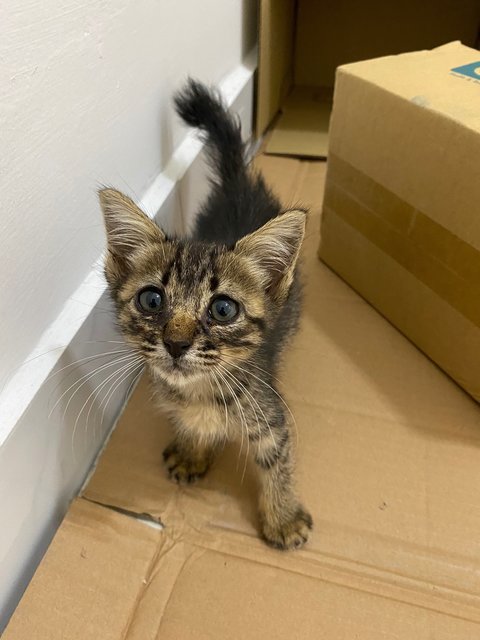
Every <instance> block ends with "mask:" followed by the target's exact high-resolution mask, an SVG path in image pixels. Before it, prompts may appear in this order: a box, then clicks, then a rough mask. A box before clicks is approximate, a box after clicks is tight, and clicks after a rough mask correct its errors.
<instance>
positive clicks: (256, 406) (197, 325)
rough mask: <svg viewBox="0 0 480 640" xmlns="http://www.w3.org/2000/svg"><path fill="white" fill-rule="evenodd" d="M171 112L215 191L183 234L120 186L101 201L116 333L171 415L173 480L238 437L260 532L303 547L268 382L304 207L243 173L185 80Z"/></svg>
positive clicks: (204, 93)
mask: <svg viewBox="0 0 480 640" xmlns="http://www.w3.org/2000/svg"><path fill="white" fill-rule="evenodd" d="M175 104H176V109H177V112H178V113H179V115H180V116H181V117H182V118H183V120H184V121H185V122H186V123H187V124H189V125H190V126H192V127H197V128H199V129H200V130H201V131H202V132H203V135H204V138H205V142H206V148H207V151H208V153H209V158H210V163H211V166H212V168H213V170H214V176H213V177H212V178H211V186H212V189H211V193H210V195H209V197H208V199H207V201H206V203H205V204H204V205H203V207H202V208H201V210H200V212H199V215H198V217H197V219H196V225H195V229H194V231H193V234H192V237H191V238H190V239H181V238H174V237H168V236H167V235H166V234H165V233H163V232H162V231H161V230H160V229H159V227H158V226H157V225H156V224H155V223H154V222H152V221H151V220H150V219H149V218H148V217H147V216H146V215H145V214H144V213H143V212H142V211H141V210H140V209H139V208H138V207H137V206H136V205H135V203H134V202H133V201H132V200H130V198H128V197H126V196H124V195H122V194H121V193H119V192H118V191H115V190H113V189H104V190H102V191H101V192H100V202H101V206H102V209H103V213H104V218H105V226H106V231H107V238H108V252H107V258H106V265H105V273H106V277H107V281H108V284H109V287H110V291H111V294H112V297H113V300H114V302H115V305H116V310H117V314H118V321H119V325H120V327H121V329H122V331H123V333H124V335H125V338H126V340H127V341H128V343H129V344H130V345H132V346H133V347H134V348H136V349H137V350H138V351H139V352H140V353H141V354H142V355H143V357H144V358H145V363H146V365H147V367H148V369H149V371H150V374H151V377H152V379H153V382H154V389H155V394H156V396H157V398H158V403H159V405H160V406H161V407H162V410H163V411H166V412H167V413H168V415H169V416H170V418H171V421H172V424H173V427H174V430H175V439H174V440H173V442H172V443H171V444H170V445H169V446H168V447H167V448H166V450H165V451H164V453H163V457H164V460H165V464H166V467H167V470H168V474H169V476H170V478H171V479H172V480H173V481H175V482H178V483H190V482H193V481H195V480H197V479H198V478H201V477H202V476H203V475H204V474H205V473H206V472H207V470H208V468H209V466H210V464H211V462H212V460H213V457H214V455H215V452H216V450H217V449H218V447H219V445H221V444H223V443H224V442H225V440H227V439H232V438H239V439H240V438H245V437H247V438H248V441H249V444H250V445H251V446H250V451H252V452H253V454H254V459H255V462H256V465H257V467H258V471H259V474H260V480H261V490H260V501H259V502H260V519H261V530H262V534H263V537H264V539H265V540H266V542H267V543H268V544H270V545H272V546H274V547H277V548H279V549H290V548H296V547H300V546H302V545H303V544H304V543H305V542H306V540H307V537H308V532H309V529H311V527H312V518H311V516H310V514H309V513H308V512H307V511H306V510H305V509H304V507H303V506H302V505H301V503H300V502H299V501H298V499H297V497H296V496H295V493H294V487H293V477H292V474H293V462H292V451H291V449H292V447H291V434H290V429H289V425H288V419H289V414H288V412H286V405H285V403H284V401H283V399H282V398H281V396H280V394H279V392H278V391H277V390H276V388H275V378H274V374H275V371H276V368H277V363H278V359H279V356H280V353H281V351H282V349H283V348H284V346H285V344H286V342H287V339H288V338H289V337H290V336H291V335H292V333H293V332H294V331H295V329H296V327H297V321H298V317H299V310H300V288H299V283H298V275H297V258H298V254H299V250H300V245H301V243H302V240H303V236H304V230H305V212H304V211H301V210H292V211H284V210H282V207H281V205H280V203H279V202H278V200H277V199H276V198H275V197H274V196H273V195H272V193H271V192H270V190H269V189H268V188H267V187H266V185H265V183H264V181H263V178H262V177H261V176H260V175H258V174H255V173H253V172H252V171H251V170H249V169H248V168H247V167H246V164H245V157H244V156H245V149H244V145H243V143H242V140H241V135H240V127H239V124H238V123H237V120H236V119H235V118H234V117H233V116H232V115H231V114H230V113H229V112H228V111H227V110H226V109H225V107H224V106H223V104H222V102H221V101H220V99H219V98H218V96H217V95H216V94H215V93H213V92H211V91H210V90H208V89H207V88H206V87H205V86H203V85H202V84H199V83H197V82H195V81H192V80H190V81H189V82H188V83H187V85H186V87H185V88H184V90H183V91H182V92H181V93H179V94H178V95H177V96H176V99H175Z"/></svg>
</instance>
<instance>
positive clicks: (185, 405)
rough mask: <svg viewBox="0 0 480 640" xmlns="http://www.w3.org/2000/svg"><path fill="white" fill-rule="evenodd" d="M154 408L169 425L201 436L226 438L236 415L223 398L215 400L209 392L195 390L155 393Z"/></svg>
mask: <svg viewBox="0 0 480 640" xmlns="http://www.w3.org/2000/svg"><path fill="white" fill-rule="evenodd" d="M157 392H158V393H157V401H158V402H157V404H158V406H159V408H160V409H161V410H162V411H163V412H165V413H167V415H169V417H170V418H171V420H172V421H173V422H177V423H178V422H180V423H181V426H182V427H183V428H187V429H191V430H194V431H195V432H197V433H199V434H203V435H205V436H207V437H208V436H222V435H224V436H227V435H228V434H229V432H230V431H231V430H232V429H235V428H236V422H237V420H236V415H235V412H233V411H232V409H231V407H228V406H226V405H227V402H226V401H224V399H223V398H221V397H218V396H215V395H214V394H213V393H212V389H211V388H202V387H200V386H198V385H197V386H196V387H195V388H192V389H182V391H181V393H173V394H171V393H168V392H166V391H165V390H162V389H157Z"/></svg>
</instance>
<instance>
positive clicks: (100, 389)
mask: <svg viewBox="0 0 480 640" xmlns="http://www.w3.org/2000/svg"><path fill="white" fill-rule="evenodd" d="M131 364H135V362H132V363H131ZM128 366H130V363H127V364H126V365H124V366H123V367H120V369H119V370H125V367H128ZM119 370H117V371H115V372H114V373H117V372H118V371H119ZM110 379H111V376H107V378H106V380H104V381H103V382H102V383H101V384H100V385H98V386H97V388H96V389H97V393H96V395H95V397H94V398H93V400H92V402H91V404H90V408H89V409H88V413H87V419H86V423H85V430H86V431H88V424H89V421H90V413H91V412H92V409H93V407H94V406H95V401H96V400H97V398H98V396H99V395H100V393H101V391H102V389H103V388H104V387H106V385H107V384H108V382H109V381H110ZM100 407H101V403H100V406H99V407H97V411H99V410H100ZM93 438H94V439H95V438H96V423H95V422H94V423H93Z"/></svg>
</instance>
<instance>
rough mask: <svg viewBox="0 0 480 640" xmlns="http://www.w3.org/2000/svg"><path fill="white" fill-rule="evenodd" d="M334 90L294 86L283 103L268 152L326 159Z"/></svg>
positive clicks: (268, 144) (267, 145)
mask: <svg viewBox="0 0 480 640" xmlns="http://www.w3.org/2000/svg"><path fill="white" fill-rule="evenodd" d="M331 109H332V92H331V91H330V90H328V89H315V88H309V87H295V88H294V89H293V91H292V92H291V93H290V95H289V96H288V98H287V99H286V100H285V102H284V104H283V105H282V110H281V114H280V116H279V118H278V120H277V121H276V122H275V123H274V125H273V128H272V133H271V135H270V136H269V138H268V140H267V143H266V147H265V151H266V152H267V153H272V154H277V155H285V156H299V157H304V158H309V157H311V158H326V156H327V150H328V124H329V120H330V112H331Z"/></svg>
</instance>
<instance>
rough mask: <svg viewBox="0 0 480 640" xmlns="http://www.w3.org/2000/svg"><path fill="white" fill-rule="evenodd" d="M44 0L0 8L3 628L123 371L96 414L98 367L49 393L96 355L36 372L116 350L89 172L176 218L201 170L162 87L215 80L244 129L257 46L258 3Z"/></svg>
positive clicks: (73, 486)
mask: <svg viewBox="0 0 480 640" xmlns="http://www.w3.org/2000/svg"><path fill="white" fill-rule="evenodd" d="M20 5H23V7H22V8H20ZM57 5H60V3H56V4H54V3H53V2H52V0H49V1H48V2H47V1H46V2H44V3H40V2H37V1H33V0H32V1H31V2H30V3H28V4H27V3H17V2H14V0H4V2H3V3H2V4H1V5H0V74H1V76H0V149H1V153H0V198H1V200H0V201H1V203H2V208H1V210H0V230H1V233H0V255H1V258H0V265H1V269H2V271H1V272H0V275H1V276H2V280H1V281H2V295H1V297H0V300H1V302H0V305H1V307H0V353H2V359H1V364H0V367H1V369H0V505H1V508H2V527H0V633H1V629H2V627H3V625H4V624H5V623H6V621H7V620H8V617H9V615H10V613H11V612H12V610H13V607H14V606H15V603H16V602H17V601H18V598H19V596H20V595H21V593H22V591H23V589H24V588H25V586H26V584H27V581H28V579H29V578H30V576H31V575H32V572H33V570H34V568H35V566H36V563H37V562H38V561H39V559H40V558H41V556H42V554H43V552H44V550H45V548H46V546H47V545H48V543H49V540H50V539H51V536H52V535H53V533H54V531H55V528H56V526H58V523H59V522H60V521H61V518H62V516H63V514H64V512H65V509H66V508H67V506H68V502H69V500H70V499H71V497H72V495H73V494H74V493H75V491H76V490H78V487H79V485H80V484H81V482H82V480H83V478H84V477H85V474H86V473H87V471H88V467H89V465H90V464H91V461H92V459H93V458H94V456H95V455H96V453H97V451H98V449H99V447H100V446H101V444H102V442H103V441H104V439H105V435H106V434H107V433H108V432H109V430H110V428H111V426H112V424H113V422H114V420H115V418H116V416H117V415H118V410H119V408H120V406H121V404H122V401H123V399H124V394H125V391H126V390H127V388H128V386H129V382H130V380H131V379H132V378H128V379H126V380H125V381H124V383H123V384H120V386H119V387H118V389H117V391H116V393H115V394H114V396H113V397H112V399H111V400H110V401H109V404H108V411H107V412H106V414H105V421H104V423H103V424H102V422H101V421H100V416H101V412H102V411H101V410H102V404H101V402H102V397H103V398H105V395H104V393H103V392H102V394H100V396H96V395H92V394H94V392H95V389H96V388H97V387H96V385H97V384H98V382H100V381H101V380H102V378H104V376H103V374H102V375H101V376H100V377H99V379H98V378H92V379H90V378H87V379H86V383H85V385H84V386H83V387H81V388H80V389H79V392H77V394H76V396H75V397H74V399H73V402H71V404H70V405H69V407H68V408H67V403H68V399H69V398H70V396H71V393H67V394H66V395H65V396H64V397H63V399H62V394H63V393H64V391H65V390H67V389H68V386H69V385H70V384H71V383H72V382H73V381H74V380H75V379H79V377H80V376H81V375H87V374H88V373H89V372H91V371H92V368H93V367H94V366H95V365H96V364H98V363H99V362H101V363H102V362H105V360H100V361H97V360H92V361H90V360H88V361H85V360H84V361H83V362H82V364H81V366H80V368H79V369H76V368H75V372H74V373H72V375H71V376H67V375H66V373H68V372H70V371H73V369H66V370H63V371H62V372H61V373H60V375H58V376H57V377H54V378H52V379H50V380H49V381H48V380H47V381H46V382H45V379H46V376H47V375H48V374H49V373H50V371H51V370H52V368H54V367H56V369H57V371H60V369H61V368H62V367H66V366H67V365H70V363H72V362H74V361H76V360H77V359H78V358H86V357H88V356H90V355H91V354H94V353H98V352H102V351H108V350H114V349H116V348H117V346H116V343H103V342H101V343H98V344H97V343H96V342H94V341H96V340H117V339H118V337H119V336H118V335H117V334H116V333H115V329H114V327H113V325H112V315H111V314H110V313H106V312H105V308H107V305H108V299H107V298H106V297H105V296H102V291H103V286H104V285H103V281H102V279H101V278H99V277H98V275H97V272H96V269H97V267H95V266H94V267H93V268H92V265H93V263H94V262H95V261H96V260H97V259H98V257H99V256H100V254H101V251H102V249H103V243H104V236H103V228H102V224H101V219H100V212H99V209H98V205H97V201H96V195H95V191H96V188H97V186H98V183H102V182H103V183H107V184H112V185H114V186H118V187H119V188H123V189H124V190H125V191H127V192H128V193H130V194H131V195H133V196H137V198H138V200H141V201H142V203H143V204H144V206H145V208H146V209H147V210H149V212H150V213H152V214H153V213H158V215H159V217H160V218H161V219H165V217H168V216H169V215H171V213H172V212H177V213H178V212H180V213H181V214H182V218H183V221H184V222H185V221H187V222H188V220H189V219H191V214H192V210H193V208H194V206H195V202H194V201H195V200H196V199H197V198H198V197H199V196H201V194H203V193H204V192H205V169H204V166H203V163H202V160H201V157H200V156H199V155H198V152H199V148H200V145H199V144H198V143H196V142H195V141H193V140H192V138H191V137H190V136H189V137H186V131H185V130H184V129H183V128H182V126H181V125H180V123H179V122H178V121H176V119H175V117H174V114H173V111H172V107H171V103H170V98H171V94H172V91H173V90H174V89H175V88H177V87H178V86H179V84H181V81H182V79H183V78H185V77H186V75H187V74H190V75H193V76H196V77H199V78H200V79H203V80H205V81H209V82H214V83H217V82H218V81H219V80H220V79H222V81H221V83H220V85H221V88H222V92H223V94H224V96H225V98H226V99H227V100H228V102H229V103H232V104H233V106H234V108H235V109H236V110H238V111H239V112H240V113H241V114H242V116H243V117H242V123H243V126H244V130H245V133H246V135H248V134H249V129H250V125H251V116H252V113H251V108H252V88H253V68H254V64H255V62H254V57H253V58H252V56H250V57H249V61H248V64H247V65H243V64H241V63H242V60H244V59H245V56H246V53H247V52H248V51H250V49H251V47H252V45H253V44H254V42H255V34H256V25H255V19H256V2H255V0H243V1H242V0H201V1H200V0H198V1H196V0H178V1H177V2H173V1H168V0H148V1H147V0H116V1H115V2H113V0H112V1H111V2H109V3H106V2H102V1H100V0H96V1H95V2H93V1H87V0H76V2H73V1H70V2H68V1H66V2H63V6H62V7H60V6H57ZM62 345H68V346H67V347H66V348H65V349H63V347H62ZM34 347H35V348H34ZM120 348H121V347H120ZM51 349H53V350H51ZM47 351H48V353H46V352H47ZM39 353H40V354H45V353H46V355H42V356H41V357H39V358H38V357H36V356H37V355H38V354H39ZM33 356H35V357H36V358H35V359H34V360H31V361H30V362H29V364H28V365H26V366H22V367H20V369H15V367H16V366H17V365H19V364H21V363H22V362H23V361H24V360H25V359H30V358H32V357H33ZM113 370H114V369H108V370H107V371H106V373H110V372H111V371H113ZM15 372H16V373H15ZM12 373H15V376H16V377H15V378H13V379H10V378H9V384H8V385H7V386H6V387H3V388H2V386H1V384H2V378H3V379H4V376H5V374H7V375H8V376H10V375H11V374H12ZM2 374H3V375H2ZM115 380H117V378H114V380H113V381H114V382H115ZM120 382H121V380H120ZM75 388H76V387H74V389H75ZM109 389H112V387H111V386H110V385H108V386H107V387H106V389H105V390H107V392H108V390H109ZM89 398H92V400H91V402H92V408H93V411H92V414H91V417H92V420H91V421H90V424H88V423H87V422H86V421H85V413H86V410H88V409H89V407H90V405H89V404H86V403H87V402H88V401H89ZM57 399H60V400H61V402H60V404H59V407H58V408H57V409H56V410H55V411H54V412H53V414H52V415H49V410H50V408H51V407H52V405H53V404H54V403H55V402H56V400H57ZM84 407H86V410H85V411H84V413H83V415H82V414H80V411H81V410H82V408H84ZM65 409H67V410H66V412H65V413H64V410H65ZM79 416H81V420H80V421H79V422H78V420H77V418H78V417H79ZM77 422H78V424H77Z"/></svg>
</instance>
